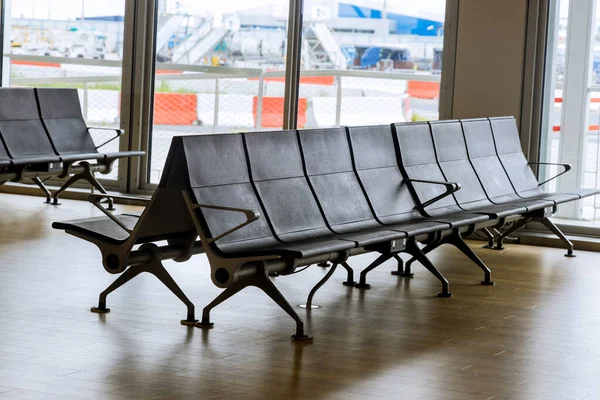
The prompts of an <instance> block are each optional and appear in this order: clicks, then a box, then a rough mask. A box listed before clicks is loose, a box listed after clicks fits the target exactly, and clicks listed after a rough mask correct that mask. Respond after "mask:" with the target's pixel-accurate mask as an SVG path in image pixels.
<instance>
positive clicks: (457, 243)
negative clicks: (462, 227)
mask: <svg viewBox="0 0 600 400" xmlns="http://www.w3.org/2000/svg"><path fill="white" fill-rule="evenodd" d="M445 242H446V243H448V244H451V245H453V246H454V247H456V248H457V249H459V250H460V251H461V252H462V253H463V254H464V255H465V256H467V257H469V259H470V260H471V261H473V262H474V263H475V264H476V265H477V266H478V267H479V268H481V269H482V270H483V273H484V280H483V281H481V284H482V285H486V286H491V285H494V282H493V281H492V271H491V270H490V269H489V268H488V267H487V266H486V265H485V263H484V262H483V261H481V259H480V258H479V257H478V256H477V254H475V253H474V252H473V250H471V248H470V247H469V245H467V244H466V243H465V241H464V239H463V237H462V236H461V234H460V232H454V233H453V234H452V235H451V236H448V237H447V238H446V240H445Z"/></svg>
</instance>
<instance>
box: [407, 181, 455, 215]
mask: <svg viewBox="0 0 600 400" xmlns="http://www.w3.org/2000/svg"><path fill="white" fill-rule="evenodd" d="M405 181H407V182H410V183H427V184H430V185H441V186H444V187H445V188H446V191H445V192H444V193H442V194H440V195H439V196H435V197H434V198H432V199H429V200H427V201H426V202H424V203H421V204H418V205H416V206H415V209H417V210H418V211H424V210H425V208H426V207H428V206H430V205H432V204H433V203H435V202H437V201H440V200H441V199H443V198H444V197H448V196H450V195H451V194H452V193H455V192H457V191H458V190H460V188H461V186H460V183H458V182H442V181H427V180H422V179H409V178H407V179H405Z"/></svg>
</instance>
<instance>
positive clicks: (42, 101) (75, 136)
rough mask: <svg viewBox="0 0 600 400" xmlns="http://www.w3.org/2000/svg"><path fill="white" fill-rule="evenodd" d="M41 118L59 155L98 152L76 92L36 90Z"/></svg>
mask: <svg viewBox="0 0 600 400" xmlns="http://www.w3.org/2000/svg"><path fill="white" fill-rule="evenodd" d="M35 91H36V94H37V99H38V103H39V107H40V115H41V117H42V120H43V121H44V125H46V129H47V130H48V134H49V135H50V138H51V139H52V143H54V147H55V148H56V151H58V154H59V155H66V154H77V153H79V154H85V153H88V154H89V153H96V152H97V150H96V147H95V145H94V141H93V140H92V137H91V135H90V133H89V131H88V129H87V125H86V123H85V121H84V120H83V115H82V114H81V104H80V103H79V95H78V94H77V89H54V88H43V89H35Z"/></svg>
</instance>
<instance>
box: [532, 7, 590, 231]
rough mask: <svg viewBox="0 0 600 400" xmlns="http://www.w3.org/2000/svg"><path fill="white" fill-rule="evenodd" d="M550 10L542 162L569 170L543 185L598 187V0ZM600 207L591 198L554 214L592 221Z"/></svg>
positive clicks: (549, 171) (544, 173) (548, 172)
mask: <svg viewBox="0 0 600 400" xmlns="http://www.w3.org/2000/svg"><path fill="white" fill-rule="evenodd" d="M552 9H553V10H552V12H551V17H552V19H551V23H550V34H549V37H548V40H549V44H548V49H549V52H548V54H549V57H548V59H547V68H546V70H547V72H546V77H547V78H546V96H545V98H546V101H545V102H546V104H545V117H544V118H545V121H544V123H545V124H544V128H543V132H542V141H541V151H540V161H542V162H552V163H567V164H571V165H572V166H573V169H572V170H571V171H570V172H569V173H568V174H565V175H563V176H561V177H560V178H558V179H557V180H556V181H553V182H552V184H550V185H547V188H548V189H550V190H558V191H561V192H569V190H574V189H579V188H597V187H598V180H599V179H600V174H599V172H600V158H599V151H600V148H599V146H598V138H599V130H598V125H599V122H600V117H599V114H598V110H599V108H598V104H600V85H599V84H600V45H599V44H598V39H599V38H598V35H597V33H596V32H597V28H596V21H597V20H598V18H599V17H600V9H599V8H598V7H597V4H596V0H577V1H574V0H571V1H569V0H555V1H553V2H552ZM560 171H561V168H559V167H549V168H545V169H542V170H541V171H540V172H541V177H542V178H544V177H545V178H546V179H548V178H549V177H551V176H554V175H556V174H557V173H558V172H560ZM599 210H600V197H599V196H596V197H595V198H593V197H589V198H587V199H585V200H583V201H581V202H579V204H566V205H562V206H561V207H560V208H559V210H558V213H557V217H561V218H566V219H575V220H587V221H596V220H598V219H599V218H600V213H598V211H599Z"/></svg>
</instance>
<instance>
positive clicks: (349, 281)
mask: <svg viewBox="0 0 600 400" xmlns="http://www.w3.org/2000/svg"><path fill="white" fill-rule="evenodd" d="M340 265H341V266H342V267H344V269H345V270H346V272H347V273H348V277H347V278H346V280H345V281H344V282H342V284H343V285H344V286H354V284H355V283H356V282H354V270H353V269H352V267H351V266H349V265H348V263H346V262H343V263H340Z"/></svg>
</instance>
